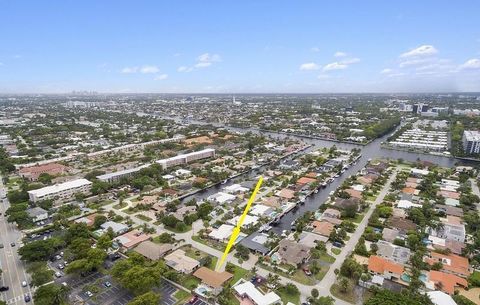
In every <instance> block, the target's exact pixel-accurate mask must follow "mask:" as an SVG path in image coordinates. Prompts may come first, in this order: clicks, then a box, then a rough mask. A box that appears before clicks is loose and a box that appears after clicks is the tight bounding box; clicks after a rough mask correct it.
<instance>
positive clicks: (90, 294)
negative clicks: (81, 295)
mask: <svg viewBox="0 0 480 305" xmlns="http://www.w3.org/2000/svg"><path fill="white" fill-rule="evenodd" d="M85 294H86V295H87V297H89V298H91V297H93V293H92V292H91V291H90V290H87V291H85Z"/></svg>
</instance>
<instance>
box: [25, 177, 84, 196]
mask: <svg viewBox="0 0 480 305" xmlns="http://www.w3.org/2000/svg"><path fill="white" fill-rule="evenodd" d="M90 184H92V183H91V182H90V181H88V180H87V179H76V180H72V181H67V182H64V183H60V184H55V185H51V186H46V187H42V188H41V189H37V190H32V191H28V193H29V194H33V195H35V196H37V197H42V196H45V195H48V194H52V193H57V192H61V191H66V190H69V189H73V188H78V187H81V186H84V185H90Z"/></svg>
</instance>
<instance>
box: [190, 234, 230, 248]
mask: <svg viewBox="0 0 480 305" xmlns="http://www.w3.org/2000/svg"><path fill="white" fill-rule="evenodd" d="M192 239H193V240H194V241H196V242H199V243H201V244H204V245H205V246H209V247H210V248H213V249H217V250H218V251H221V252H223V251H224V250H225V247H226V246H227V245H226V244H224V243H216V242H210V241H208V240H205V239H202V238H200V236H198V235H194V236H192Z"/></svg>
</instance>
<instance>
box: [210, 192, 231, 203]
mask: <svg viewBox="0 0 480 305" xmlns="http://www.w3.org/2000/svg"><path fill="white" fill-rule="evenodd" d="M235 198H237V197H236V196H234V195H231V194H227V193H223V192H218V193H216V194H214V195H212V196H210V197H208V199H209V200H215V201H217V202H218V203H220V204H223V203H225V202H229V201H233V200H235Z"/></svg>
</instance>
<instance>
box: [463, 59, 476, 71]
mask: <svg viewBox="0 0 480 305" xmlns="http://www.w3.org/2000/svg"><path fill="white" fill-rule="evenodd" d="M460 69H480V59H478V58H472V59H469V60H467V61H466V62H465V63H464V64H462V65H460Z"/></svg>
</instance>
